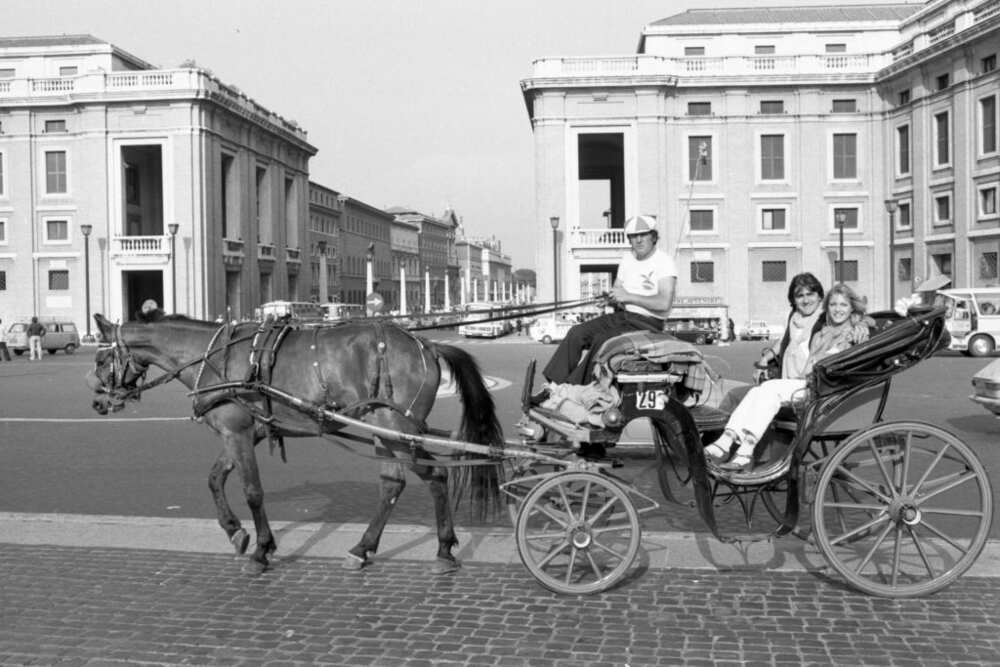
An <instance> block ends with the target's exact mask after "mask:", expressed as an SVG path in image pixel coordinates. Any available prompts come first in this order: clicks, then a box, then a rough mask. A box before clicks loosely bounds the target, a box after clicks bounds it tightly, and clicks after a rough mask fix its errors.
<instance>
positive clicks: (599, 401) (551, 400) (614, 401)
mask: <svg viewBox="0 0 1000 667" xmlns="http://www.w3.org/2000/svg"><path fill="white" fill-rule="evenodd" d="M545 388H546V389H548V390H549V397H548V398H547V399H546V400H545V402H544V403H542V405H541V407H543V408H547V409H549V410H555V411H556V412H558V413H559V414H561V415H563V416H564V417H566V418H567V419H569V420H571V421H572V422H573V423H574V424H588V425H592V426H603V425H604V422H603V421H602V420H601V415H603V414H604V412H605V411H606V410H608V409H609V408H616V407H618V406H619V405H620V404H621V396H620V395H619V393H618V390H617V389H615V388H614V387H610V386H609V387H602V386H601V385H600V384H599V383H597V382H591V383H590V384H587V385H580V384H557V383H555V382H549V383H547V384H546V385H545Z"/></svg>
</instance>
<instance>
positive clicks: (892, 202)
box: [885, 199, 899, 308]
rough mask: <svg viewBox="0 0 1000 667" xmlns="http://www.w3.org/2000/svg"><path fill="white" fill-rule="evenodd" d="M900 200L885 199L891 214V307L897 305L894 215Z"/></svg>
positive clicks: (886, 206) (886, 207)
mask: <svg viewBox="0 0 1000 667" xmlns="http://www.w3.org/2000/svg"><path fill="white" fill-rule="evenodd" d="M898 208H899V202H898V201H896V200H895V199H886V200H885V210H886V212H887V213H888V214H889V308H892V307H894V306H895V305H896V274H895V270H896V269H895V266H896V221H895V219H894V216H895V214H896V209H898Z"/></svg>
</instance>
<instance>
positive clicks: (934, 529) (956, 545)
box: [920, 519, 968, 554]
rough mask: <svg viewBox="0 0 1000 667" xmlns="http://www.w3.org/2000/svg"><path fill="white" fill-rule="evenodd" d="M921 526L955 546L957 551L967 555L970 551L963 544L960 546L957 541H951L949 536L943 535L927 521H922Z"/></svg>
mask: <svg viewBox="0 0 1000 667" xmlns="http://www.w3.org/2000/svg"><path fill="white" fill-rule="evenodd" d="M920 525H921V526H923V527H924V528H926V529H927V530H929V531H931V532H932V533H934V534H935V535H937V536H938V537H940V538H941V539H942V540H944V541H945V542H947V543H948V544H950V545H951V546H953V547H954V548H955V549H956V550H957V551H961V552H962V554H965V553H966V552H967V551H968V549H967V548H966V547H963V546H962V545H961V544H959V543H958V542H956V541H955V540H953V539H951V538H950V537H949V536H947V535H945V534H944V533H942V532H941V531H940V530H938V529H937V528H935V527H934V525H933V524H931V523H930V522H929V521H927V520H926V519H925V520H923V521H921V522H920Z"/></svg>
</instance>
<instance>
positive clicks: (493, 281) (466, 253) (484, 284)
mask: <svg viewBox="0 0 1000 667" xmlns="http://www.w3.org/2000/svg"><path fill="white" fill-rule="evenodd" d="M455 249H456V252H457V255H458V263H459V275H460V276H461V280H462V293H463V294H464V295H465V299H466V302H477V301H478V302H492V303H502V302H506V301H513V300H515V299H517V298H518V294H517V286H516V285H515V284H514V278H513V273H514V272H513V269H512V267H511V259H510V255H508V254H506V253H504V252H503V248H502V246H501V243H500V241H499V240H497V239H496V238H495V237H491V238H475V237H460V238H459V239H458V240H457V241H456V242H455Z"/></svg>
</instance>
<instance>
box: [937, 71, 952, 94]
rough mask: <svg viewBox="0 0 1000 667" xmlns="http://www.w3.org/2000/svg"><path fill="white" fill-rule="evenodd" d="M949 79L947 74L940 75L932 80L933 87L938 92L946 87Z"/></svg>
mask: <svg viewBox="0 0 1000 667" xmlns="http://www.w3.org/2000/svg"><path fill="white" fill-rule="evenodd" d="M949 79H950V77H949V76H948V75H947V74H942V75H940V76H939V77H938V78H936V79H935V80H934V85H935V86H936V87H937V89H938V90H944V89H945V88H947V87H948V83H949Z"/></svg>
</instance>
